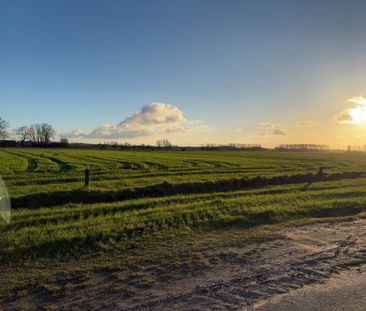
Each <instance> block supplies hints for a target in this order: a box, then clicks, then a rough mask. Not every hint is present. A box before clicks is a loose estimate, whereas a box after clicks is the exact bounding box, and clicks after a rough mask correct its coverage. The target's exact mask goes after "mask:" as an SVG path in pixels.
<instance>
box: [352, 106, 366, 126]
mask: <svg viewBox="0 0 366 311" xmlns="http://www.w3.org/2000/svg"><path fill="white" fill-rule="evenodd" d="M349 115H350V116H351V118H352V123H354V124H364V123H366V107H363V106H360V107H356V108H352V109H350V110H349Z"/></svg>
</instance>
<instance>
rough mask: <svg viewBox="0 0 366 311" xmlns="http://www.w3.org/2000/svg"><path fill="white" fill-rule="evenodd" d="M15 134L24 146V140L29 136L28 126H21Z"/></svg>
mask: <svg viewBox="0 0 366 311" xmlns="http://www.w3.org/2000/svg"><path fill="white" fill-rule="evenodd" d="M17 134H18V135H19V136H20V141H21V143H22V147H24V142H25V141H26V140H27V139H29V138H30V127H29V126H27V125H23V126H21V127H20V128H18V130H17Z"/></svg>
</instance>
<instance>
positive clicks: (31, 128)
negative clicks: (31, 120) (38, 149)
mask: <svg viewBox="0 0 366 311" xmlns="http://www.w3.org/2000/svg"><path fill="white" fill-rule="evenodd" d="M29 139H30V140H31V141H33V142H34V143H36V142H37V132H36V127H35V125H34V124H32V125H31V126H29Z"/></svg>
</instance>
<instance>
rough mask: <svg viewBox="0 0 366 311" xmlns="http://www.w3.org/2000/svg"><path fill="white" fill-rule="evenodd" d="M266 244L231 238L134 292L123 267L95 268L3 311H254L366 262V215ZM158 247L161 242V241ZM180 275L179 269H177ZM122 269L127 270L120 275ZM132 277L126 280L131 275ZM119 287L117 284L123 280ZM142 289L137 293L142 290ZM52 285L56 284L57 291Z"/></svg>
mask: <svg viewBox="0 0 366 311" xmlns="http://www.w3.org/2000/svg"><path fill="white" fill-rule="evenodd" d="M280 234H281V237H280V238H277V239H274V240H270V241H265V242H261V243H250V244H247V245H245V244H244V245H243V244H241V243H231V244H230V243H228V244H227V245H225V246H222V245H221V246H219V247H217V248H210V249H209V252H208V253H207V254H205V258H207V260H210V258H214V259H215V260H214V261H212V262H211V263H210V265H209V269H206V270H204V272H202V273H195V274H194V273H193V274H192V273H190V271H189V267H187V271H184V269H179V270H178V271H176V273H175V275H174V278H167V279H166V280H159V281H156V280H155V281H154V280H153V281H152V282H150V283H149V284H148V285H146V284H144V283H142V284H138V286H137V287H134V290H133V291H132V290H131V291H129V290H128V289H126V288H125V287H123V286H121V284H120V283H118V282H116V280H117V279H118V273H119V272H118V270H114V271H110V270H99V271H93V272H91V274H90V275H89V276H88V280H87V282H86V281H85V280H83V279H78V278H76V279H72V278H71V279H67V280H65V279H62V278H60V279H59V280H58V282H64V283H65V282H66V283H67V284H68V285H67V286H66V287H65V286H63V287H62V288H63V291H64V292H65V288H66V289H67V290H68V291H69V292H68V293H64V294H63V295H56V298H54V297H53V298H52V297H51V298H50V297H48V296H49V295H48V296H47V295H44V293H43V292H41V291H39V292H38V293H36V294H35V293H32V294H29V295H26V294H25V295H24V296H20V297H17V298H16V299H3V300H1V301H0V307H1V309H2V310H31V309H37V306H39V305H42V306H43V308H44V309H50V310H80V308H82V309H84V310H256V309H257V308H260V307H261V306H262V305H263V304H264V303H265V302H266V301H268V300H269V299H273V298H274V297H277V296H280V295H283V294H288V293H290V292H292V291H294V290H297V289H300V288H304V286H307V285H310V284H318V283H323V282H325V281H327V280H328V279H329V278H330V277H332V276H334V275H336V274H339V273H340V272H342V273H343V272H345V271H348V270H357V269H361V268H362V266H363V265H365V264H366V220H365V219H357V220H352V221H344V222H329V223H315V224H309V225H306V226H301V227H291V228H288V227H287V228H284V229H281V232H280ZM157 247H158V246H157ZM173 272H174V271H173ZM121 273H122V272H121ZM126 282H128V280H126ZM118 284H119V285H118ZM136 288H137V289H138V290H136ZM51 290H52V289H51Z"/></svg>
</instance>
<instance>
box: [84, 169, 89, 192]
mask: <svg viewBox="0 0 366 311" xmlns="http://www.w3.org/2000/svg"><path fill="white" fill-rule="evenodd" d="M89 175H90V166H89V165H87V166H86V168H85V178H84V187H85V188H88V187H89Z"/></svg>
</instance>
